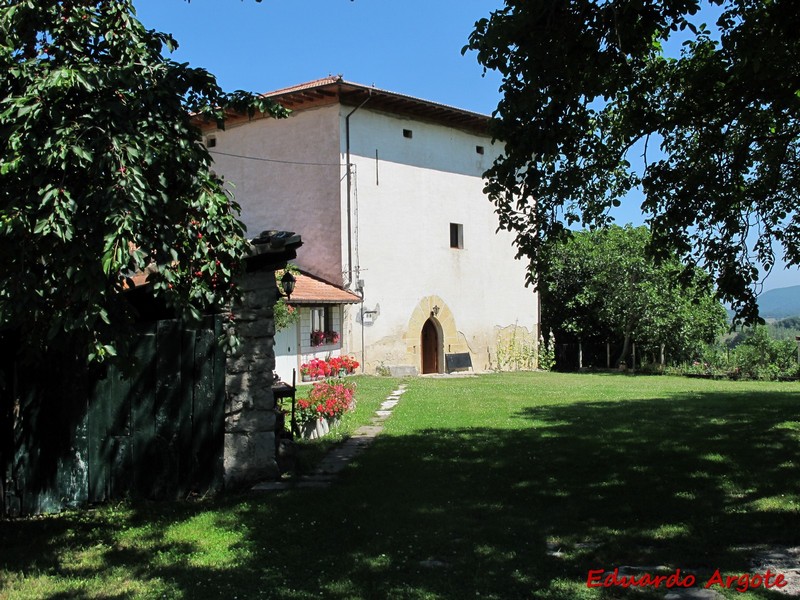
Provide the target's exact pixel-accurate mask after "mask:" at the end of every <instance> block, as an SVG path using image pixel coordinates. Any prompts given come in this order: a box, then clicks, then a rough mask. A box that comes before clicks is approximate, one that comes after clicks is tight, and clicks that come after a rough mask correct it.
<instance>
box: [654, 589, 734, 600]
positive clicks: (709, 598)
mask: <svg viewBox="0 0 800 600" xmlns="http://www.w3.org/2000/svg"><path fill="white" fill-rule="evenodd" d="M724 599H725V596H723V595H722V594H720V593H718V592H715V591H714V590H698V589H694V588H690V589H688V590H673V591H671V592H670V593H668V594H667V595H666V596H664V600H724Z"/></svg>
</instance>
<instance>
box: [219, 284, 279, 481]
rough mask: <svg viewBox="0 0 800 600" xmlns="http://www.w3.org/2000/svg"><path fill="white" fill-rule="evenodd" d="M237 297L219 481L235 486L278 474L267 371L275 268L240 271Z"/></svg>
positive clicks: (271, 341)
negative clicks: (222, 472)
mask: <svg viewBox="0 0 800 600" xmlns="http://www.w3.org/2000/svg"><path fill="white" fill-rule="evenodd" d="M240 286H241V289H242V292H243V297H242V302H241V304H240V305H238V306H236V307H235V308H234V311H233V312H234V315H235V319H236V327H237V331H238V333H239V337H240V339H241V345H240V346H239V348H238V350H237V351H236V352H235V353H234V354H233V355H232V356H230V357H229V358H228V361H227V373H226V379H225V390H226V391H225V458H224V465H225V487H226V488H227V489H235V488H240V487H244V486H247V485H250V484H253V483H256V482H258V481H264V480H267V479H276V478H277V477H278V475H279V471H278V464H277V461H276V456H275V424H276V412H275V399H274V397H273V394H272V387H271V386H272V372H273V370H274V369H275V354H274V350H273V346H274V337H275V320H274V313H273V307H274V305H275V302H276V301H277V300H278V287H277V285H276V283H275V273H274V272H273V271H270V270H265V271H259V272H254V273H248V274H246V275H245V276H244V277H243V278H242V280H241V281H240Z"/></svg>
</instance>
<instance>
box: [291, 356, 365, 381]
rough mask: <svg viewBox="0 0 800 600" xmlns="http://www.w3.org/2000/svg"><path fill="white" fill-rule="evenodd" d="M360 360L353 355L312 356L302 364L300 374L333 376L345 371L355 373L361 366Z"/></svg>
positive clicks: (311, 376) (314, 376)
mask: <svg viewBox="0 0 800 600" xmlns="http://www.w3.org/2000/svg"><path fill="white" fill-rule="evenodd" d="M359 366H360V365H359V362H358V361H357V360H356V359H355V358H354V357H352V356H333V357H331V358H329V359H328V360H322V359H321V358H312V359H311V360H310V361H308V362H306V363H303V364H302V365H300V374H301V375H308V376H309V377H310V378H312V379H313V378H316V377H332V376H336V375H338V374H340V373H341V371H345V372H346V373H355V371H356V369H357V368H358V367H359Z"/></svg>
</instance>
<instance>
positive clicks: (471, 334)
mask: <svg viewBox="0 0 800 600" xmlns="http://www.w3.org/2000/svg"><path fill="white" fill-rule="evenodd" d="M404 129H410V130H411V131H412V137H411V138H410V139H409V138H406V137H404V136H403V130H404ZM350 131H351V155H352V160H353V162H354V164H355V174H356V178H355V182H356V183H355V186H354V187H355V196H356V197H357V227H358V231H357V240H358V248H357V255H358V257H359V264H357V265H354V266H355V269H356V271H357V272H358V273H359V275H358V278H360V279H362V280H363V281H364V291H365V307H366V308H367V309H370V310H372V309H375V308H376V307H377V308H379V314H378V315H377V317H376V318H375V319H374V322H373V324H371V325H365V328H364V329H365V331H364V337H365V340H366V341H365V346H366V348H367V356H366V362H367V365H368V371H369V370H372V369H373V368H374V366H375V365H376V364H377V363H379V362H383V363H384V364H387V365H388V364H393V363H396V364H407V363H408V361H409V358H410V356H409V351H411V352H413V353H415V355H416V357H417V358H416V363H413V362H412V364H411V365H409V366H414V367H417V368H419V367H420V365H419V362H418V361H419V358H418V357H419V354H420V353H419V348H416V349H409V347H408V345H409V339H410V340H411V343H413V342H414V339H415V336H416V338H418V336H419V332H409V331H407V328H408V325H409V322H410V319H411V317H412V312H413V311H414V309H415V307H416V306H417V305H418V303H419V302H420V301H421V300H422V299H423V298H425V297H428V296H438V297H439V298H441V299H442V300H443V301H444V302H445V303H446V304H447V307H448V308H449V309H450V312H452V315H453V317H454V319H455V326H456V329H457V330H458V332H459V336H460V338H461V341H462V342H463V343H464V344H465V345H466V346H467V347H468V349H469V350H470V352H471V353H472V355H473V362H476V363H477V364H474V367H475V368H476V369H478V370H480V369H486V368H490V367H492V366H493V365H492V361H493V360H494V356H493V355H494V353H495V349H494V347H493V346H494V345H495V342H496V339H497V336H498V332H499V330H501V329H502V328H507V327H509V326H515V325H516V326H520V327H525V328H526V329H527V330H528V331H529V332H530V333H532V334H533V333H534V332H535V327H536V324H537V323H538V314H537V302H536V299H535V295H534V292H533V290H532V289H531V288H526V287H525V286H524V278H525V271H526V264H525V263H524V262H522V261H517V260H515V259H514V255H515V253H516V250H515V248H514V246H513V238H512V235H511V234H509V233H508V232H496V229H497V222H498V221H497V217H496V215H495V214H494V208H493V205H492V204H491V203H490V202H489V201H488V199H487V198H486V196H485V195H484V194H483V186H484V182H483V180H482V177H481V175H482V173H483V172H484V171H485V170H486V169H487V168H488V167H489V166H490V165H491V163H492V161H493V159H494V158H495V156H496V154H497V152H498V151H499V148H497V147H493V146H492V145H491V141H490V139H489V138H488V137H482V136H477V135H474V134H470V133H466V132H462V131H459V130H455V129H452V128H447V127H443V126H439V125H433V124H429V123H423V122H420V121H412V120H408V119H403V118H399V117H396V116H393V115H386V114H382V113H377V112H373V111H369V110H368V109H366V108H364V109H361V110H360V111H359V112H357V113H356V114H355V115H353V117H351V121H350ZM479 145H480V146H483V148H484V154H479V153H478V152H477V151H476V146H479ZM376 150H377V151H378V158H377V160H376V158H375V151H376ZM343 195H344V191H343ZM450 223H460V224H462V225H463V239H464V247H463V249H453V248H451V247H450ZM357 312H358V307H354V308H351V309H349V310H348V314H349V315H350V321H349V325H350V333H351V337H350V339H349V340H348V346H349V348H350V349H352V351H354V352H356V353H358V352H360V348H361V346H360V338H361V332H360V328H361V325H360V323H359V322H356V321H357ZM417 344H418V342H417ZM444 351H445V352H450V351H454V352H455V351H463V348H448V347H445V349H444Z"/></svg>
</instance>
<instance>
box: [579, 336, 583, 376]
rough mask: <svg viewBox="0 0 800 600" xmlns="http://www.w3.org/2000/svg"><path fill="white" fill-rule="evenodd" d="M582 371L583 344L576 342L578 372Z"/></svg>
mask: <svg viewBox="0 0 800 600" xmlns="http://www.w3.org/2000/svg"><path fill="white" fill-rule="evenodd" d="M581 369H583V342H578V370H579V371H580V370H581Z"/></svg>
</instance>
